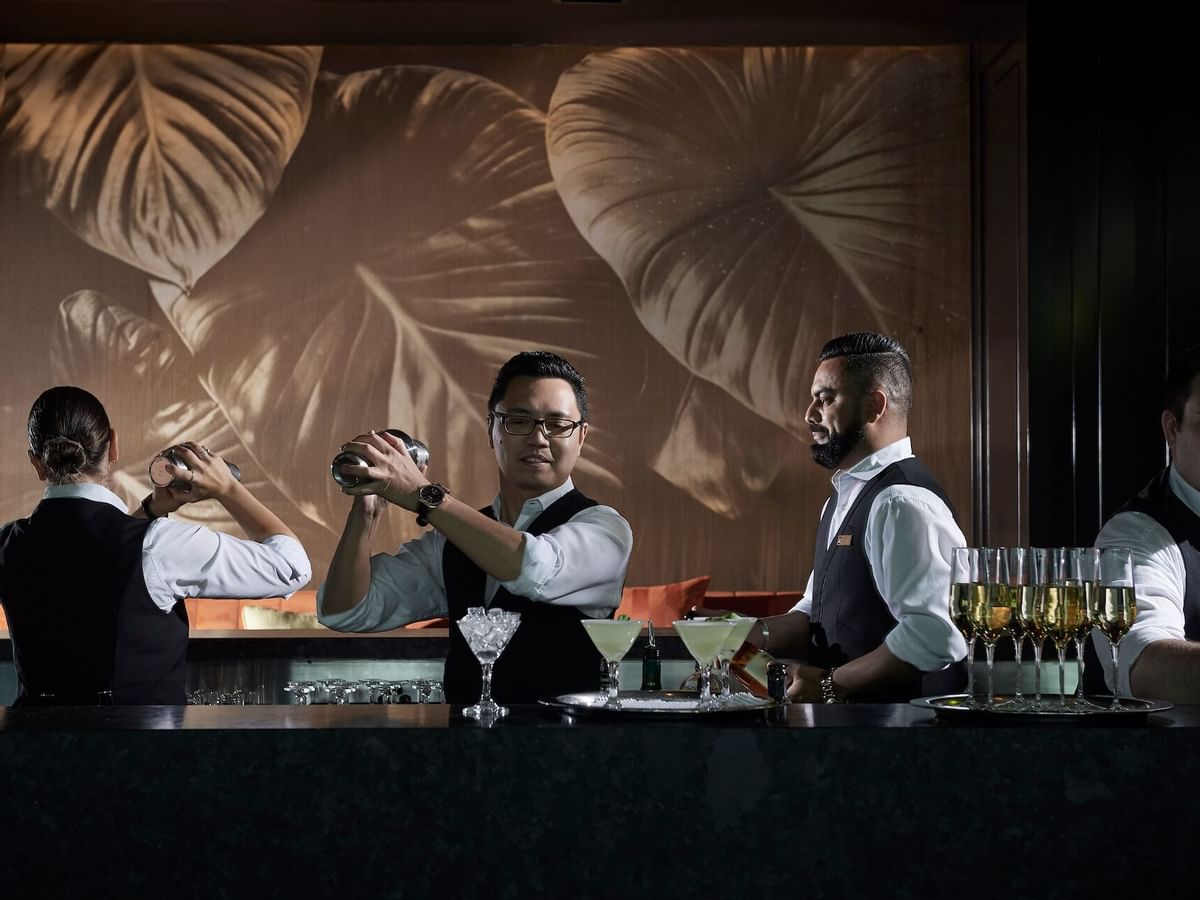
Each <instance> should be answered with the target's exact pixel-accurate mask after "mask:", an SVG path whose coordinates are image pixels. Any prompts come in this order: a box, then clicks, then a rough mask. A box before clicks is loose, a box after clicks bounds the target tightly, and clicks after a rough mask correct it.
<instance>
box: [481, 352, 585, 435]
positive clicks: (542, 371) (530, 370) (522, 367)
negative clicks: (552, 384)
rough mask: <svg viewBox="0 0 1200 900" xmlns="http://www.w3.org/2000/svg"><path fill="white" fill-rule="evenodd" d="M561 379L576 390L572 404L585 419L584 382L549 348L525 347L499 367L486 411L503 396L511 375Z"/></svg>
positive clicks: (491, 409) (492, 409)
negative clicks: (576, 406)
mask: <svg viewBox="0 0 1200 900" xmlns="http://www.w3.org/2000/svg"><path fill="white" fill-rule="evenodd" d="M521 376H525V377H528V378H561V379H562V380H563V381H565V382H567V383H568V384H570V385H571V390H573V391H574V392H575V403H576V404H577V405H578V406H579V418H580V420H581V421H584V422H586V421H587V417H588V402H587V385H586V383H585V382H584V380H583V376H582V375H580V374H579V370H578V369H576V368H575V367H574V366H573V365H571V364H570V363H569V362H567V361H566V360H565V359H563V358H562V357H561V356H559V355H558V354H557V353H551V352H550V351H549V350H526V351H525V352H523V353H518V354H517V355H516V356H514V357H513V358H512V359H510V360H509V361H508V362H506V363H505V364H504V365H502V366H501V367H500V371H499V372H497V373H496V382H495V384H493V385H492V393H491V396H490V397H488V412H489V413H491V412H495V410H496V404H497V403H499V402H500V401H501V400H503V399H504V392H505V391H507V390H508V385H509V382H511V381H512V380H513V379H514V378H520V377H521Z"/></svg>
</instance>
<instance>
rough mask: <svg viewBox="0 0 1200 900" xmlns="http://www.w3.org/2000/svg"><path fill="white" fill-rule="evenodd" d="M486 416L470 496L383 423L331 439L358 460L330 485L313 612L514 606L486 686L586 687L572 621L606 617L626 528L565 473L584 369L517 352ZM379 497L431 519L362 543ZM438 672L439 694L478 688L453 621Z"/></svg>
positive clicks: (376, 627) (579, 437)
mask: <svg viewBox="0 0 1200 900" xmlns="http://www.w3.org/2000/svg"><path fill="white" fill-rule="evenodd" d="M486 422H487V442H488V447H489V448H490V449H491V451H492V453H493V454H494V456H495V460H496V468H497V472H498V475H499V482H500V490H499V493H498V494H497V495H496V497H495V499H494V500H493V501H492V502H491V503H490V504H489V505H487V506H485V507H483V508H482V509H475V508H474V507H473V506H471V505H470V504H469V503H466V502H464V501H463V500H460V499H459V498H458V497H456V496H455V495H454V494H453V492H452V486H451V487H447V486H445V485H442V484H438V483H435V482H430V481H429V479H428V478H426V477H425V474H424V472H423V471H422V469H420V468H418V466H417V465H416V463H414V462H413V460H412V459H411V458H410V457H409V455H408V454H407V453H406V452H405V451H404V448H403V445H402V444H401V442H400V440H399V439H397V438H395V437H393V436H392V435H390V434H386V433H384V434H376V433H374V432H372V433H371V434H366V435H361V436H360V437H358V438H356V439H355V440H353V441H351V442H350V443H348V444H345V445H343V448H342V449H343V450H346V451H348V452H351V453H354V454H355V455H357V456H360V457H361V458H363V459H364V460H366V463H367V464H366V465H363V466H347V467H345V468H344V473H345V474H348V475H359V476H362V477H363V478H364V479H365V480H364V481H363V482H362V483H361V484H358V485H357V486H350V487H344V488H343V490H344V491H345V492H346V493H348V494H353V495H354V503H353V504H352V506H351V508H350V515H349V517H348V518H347V520H346V527H345V529H344V530H343V532H342V538H341V541H340V542H339V543H338V546H337V550H336V552H335V553H334V556H333V560H332V562H331V563H330V566H329V575H328V577H327V578H326V580H325V583H324V584H323V585H321V588H320V590H319V591H318V592H317V615H318V617H319V618H320V620H321V622H323V623H324V624H325V625H328V626H329V627H330V628H336V629H338V630H340V631H382V630H385V629H388V628H398V627H400V626H402V625H405V624H407V623H408V622H412V621H414V620H417V619H429V618H436V617H439V616H449V617H450V618H451V619H454V620H457V619H459V618H461V617H462V616H463V615H465V614H466V611H467V609H468V608H470V607H484V606H486V607H492V608H499V609H505V610H509V611H513V612H518V613H520V615H521V622H520V625H519V626H518V628H517V630H516V633H515V634H514V635H513V637H512V639H511V640H510V642H509V644H508V646H507V647H506V649H505V651H504V653H503V654H502V655H501V656H500V659H499V660H497V662H496V665H495V670H494V674H493V689H492V692H493V695H494V696H495V698H496V699H497V700H498V701H500V702H501V703H505V702H508V703H530V702H533V701H536V700H537V699H538V698H539V697H542V696H546V695H553V694H560V693H566V692H570V691H588V690H596V689H597V688H598V687H599V682H600V678H599V669H598V667H597V657H596V651H595V648H594V646H593V645H592V642H591V640H590V639H589V638H588V636H587V632H586V631H585V630H584V629H583V627H582V626H581V624H580V623H581V622H582V621H583V620H584V619H588V618H612V615H613V612H614V611H615V609H616V607H617V606H618V605H619V604H620V601H621V587H622V584H623V583H624V581H625V569H626V567H627V566H628V565H629V555H630V552H631V550H632V548H633V533H632V531H631V530H630V528H629V523H628V522H626V521H625V519H624V518H622V517H621V515H620V514H619V513H618V512H617V511H616V510H615V509H613V508H612V507H611V506H604V505H602V504H600V503H598V502H597V501H595V500H592V499H591V498H589V497H587V496H585V495H584V494H583V493H582V492H581V491H580V490H579V489H577V488H576V487H575V485H574V482H572V480H571V473H572V471H573V470H574V468H575V463H576V462H577V461H578V460H579V454H580V452H581V451H582V450H583V447H584V443H585V441H586V440H587V434H588V405H587V391H586V388H585V386H584V381H583V376H582V375H581V374H580V373H579V372H578V370H576V368H575V367H574V366H573V365H571V364H570V363H569V362H568V361H567V360H565V359H563V358H562V357H560V356H558V355H556V354H554V353H550V352H547V351H532V352H526V353H519V354H517V355H516V356H514V357H513V358H512V359H510V360H509V361H508V362H506V363H505V364H504V365H503V366H502V367H501V369H500V371H499V373H498V374H497V376H496V380H495V383H494V384H493V386H492V392H491V396H490V397H489V398H488V407H487V418H486ZM385 500H386V501H388V502H389V503H392V504H395V505H396V506H399V507H401V508H402V509H405V510H407V511H408V512H410V513H415V514H417V515H418V516H419V519H418V521H419V522H423V523H424V522H427V523H428V524H429V525H430V526H431V527H432V529H433V530H432V531H429V532H426V533H425V534H424V535H422V536H421V537H419V538H417V539H415V540H412V541H409V542H408V543H406V544H404V545H403V546H402V547H400V548H399V549H398V550H396V551H395V552H394V553H380V554H377V555H375V556H372V555H371V537H372V535H373V534H374V532H375V530H376V529H377V527H378V524H379V518H380V516H381V515H383V512H384V509H385V508H386V504H385V503H384V502H383V501H385ZM444 681H445V696H446V699H447V701H448V702H450V703H470V702H472V701H474V700H475V699H477V698H478V697H479V685H480V667H479V663H478V662H477V661H476V659H475V656H474V654H473V653H472V652H471V650H470V648H469V647H468V646H467V643H466V640H465V639H464V638H463V636H462V634H461V633H460V632H459V631H458V629H457V628H452V629H451V630H450V649H449V652H448V654H447V657H446V669H445V677H444Z"/></svg>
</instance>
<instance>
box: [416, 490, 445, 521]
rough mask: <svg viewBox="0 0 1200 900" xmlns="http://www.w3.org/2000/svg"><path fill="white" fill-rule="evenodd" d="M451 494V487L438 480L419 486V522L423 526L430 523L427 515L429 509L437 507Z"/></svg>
mask: <svg viewBox="0 0 1200 900" xmlns="http://www.w3.org/2000/svg"><path fill="white" fill-rule="evenodd" d="M449 496H450V491H449V489H448V488H447V487H446V486H445V485H444V484H438V483H437V482H436V481H435V482H432V483H431V484H423V485H421V486H420V487H419V488H417V524H418V525H420V526H422V527H424V526H426V525H428V524H429V520H428V519H426V518H425V517H426V516H427V515H429V511H430V510H432V509H437V508H438V507H439V506H441V505H442V504H443V503H444V502H445V500H446V498H447V497H449Z"/></svg>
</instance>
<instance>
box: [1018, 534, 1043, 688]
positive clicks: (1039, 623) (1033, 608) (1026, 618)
mask: <svg viewBox="0 0 1200 900" xmlns="http://www.w3.org/2000/svg"><path fill="white" fill-rule="evenodd" d="M1046 553H1049V551H1048V550H1046V549H1044V548H1042V547H1034V548H1032V550H1031V554H1032V560H1031V562H1032V566H1033V568H1032V572H1031V577H1032V580H1033V589H1032V590H1029V591H1023V592H1022V593H1021V614H1020V619H1021V625H1022V626H1023V627H1024V629H1025V634H1027V635H1028V636H1029V640H1030V642H1031V643H1032V644H1033V707H1032V708H1033V709H1034V710H1042V709H1045V708H1046V705H1045V703H1044V702H1043V700H1042V647H1043V646H1044V645H1045V643H1046V636H1047V629H1046V605H1045V603H1043V602H1042V593H1043V591H1042V588H1043V584H1042V557H1043V556H1044V555H1045V554H1046Z"/></svg>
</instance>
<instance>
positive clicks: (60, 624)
mask: <svg viewBox="0 0 1200 900" xmlns="http://www.w3.org/2000/svg"><path fill="white" fill-rule="evenodd" d="M149 525H150V523H149V522H148V521H147V520H145V519H135V518H133V517H132V516H128V515H126V514H125V513H123V512H121V511H120V510H119V509H117V508H115V507H113V506H110V505H109V504H107V503H101V502H97V501H94V500H84V499H75V498H56V499H48V500H43V501H42V502H41V503H39V504H38V506H37V508H36V509H35V510H34V511H33V515H31V516H30V517H29V518H27V519H18V520H16V521H14V522H9V523H8V524H7V525H5V526H3V528H0V602H2V603H3V604H4V613H5V615H6V616H7V617H8V628H9V634H10V636H11V638H12V647H13V659H14V661H15V662H16V668H17V679H18V689H17V703H20V704H56V705H62V704H75V705H94V704H96V703H97V702H98V698H99V694H100V693H101V692H106V691H111V692H112V702H114V703H130V704H143V703H163V704H182V703H185V702H186V691H185V681H184V666H185V658H186V656H187V641H188V620H187V610H186V609H185V607H184V605H183V604H182V603H177V604H176V605H175V610H174V611H173V613H171V614H166V613H164V612H163V611H162V610H161V609H159V608H158V607H157V606H155V605H154V601H153V600H151V599H150V595H149V593H148V592H147V590H146V582H145V580H144V579H143V577H142V539H143V538H144V537H145V534H146V528H147V527H149Z"/></svg>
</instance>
